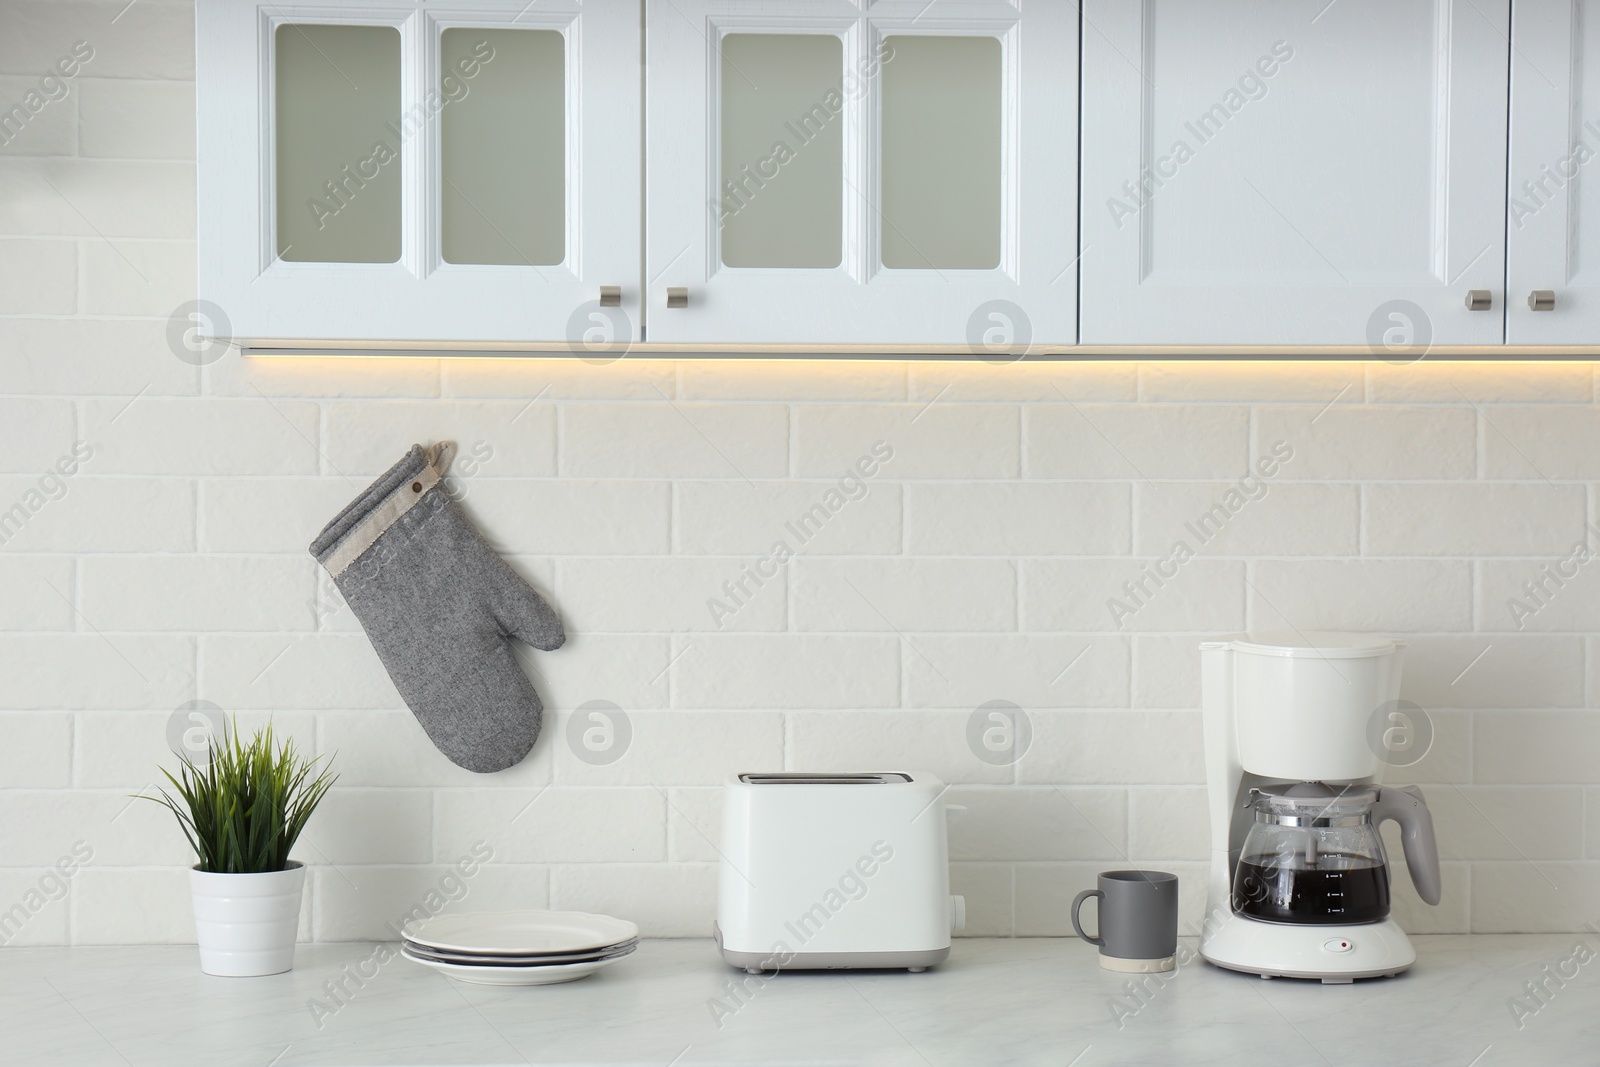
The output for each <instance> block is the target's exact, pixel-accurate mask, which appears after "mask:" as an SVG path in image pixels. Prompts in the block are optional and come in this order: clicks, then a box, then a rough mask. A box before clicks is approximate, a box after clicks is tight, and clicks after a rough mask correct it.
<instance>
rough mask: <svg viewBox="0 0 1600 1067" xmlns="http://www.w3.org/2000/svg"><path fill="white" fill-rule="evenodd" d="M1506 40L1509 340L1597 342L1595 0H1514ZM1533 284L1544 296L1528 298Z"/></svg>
mask: <svg viewBox="0 0 1600 1067" xmlns="http://www.w3.org/2000/svg"><path fill="white" fill-rule="evenodd" d="M1511 41H1512V45H1513V48H1512V53H1511V172H1510V179H1511V180H1510V186H1511V189H1510V197H1509V199H1508V202H1507V209H1508V210H1507V216H1506V234H1507V237H1508V240H1509V243H1510V247H1509V249H1508V263H1507V269H1506V312H1507V314H1506V340H1507V341H1508V342H1510V343H1511V344H1514V345H1593V344H1596V343H1600V162H1597V158H1600V2H1596V0H1539V2H1537V3H1519V4H1517V5H1516V7H1515V9H1514V10H1513V13H1512V28H1511ZM1536 293H1542V294H1544V295H1546V297H1547V298H1546V299H1545V300H1544V301H1539V300H1536V299H1532V298H1534V296H1535V294H1536ZM1536 307H1537V308H1538V310H1535V308H1536Z"/></svg>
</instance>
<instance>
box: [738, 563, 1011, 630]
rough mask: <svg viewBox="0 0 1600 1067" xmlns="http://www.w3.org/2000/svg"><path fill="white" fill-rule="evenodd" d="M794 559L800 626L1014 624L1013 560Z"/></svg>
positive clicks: (923, 627)
mask: <svg viewBox="0 0 1600 1067" xmlns="http://www.w3.org/2000/svg"><path fill="white" fill-rule="evenodd" d="M790 566H791V567H793V569H794V612H793V614H794V620H795V628H796V629H799V630H824V631H838V630H846V631H849V630H891V631H897V632H906V631H935V632H937V631H956V632H966V631H982V630H1015V629H1016V628H1017V596H1016V589H1017V570H1016V564H1015V563H1013V562H1012V561H1010V560H977V559H974V560H939V559H886V560H835V559H802V560H797V561H795V562H794V563H792V564H790ZM741 614H742V613H741ZM731 623H732V620H730V626H731Z"/></svg>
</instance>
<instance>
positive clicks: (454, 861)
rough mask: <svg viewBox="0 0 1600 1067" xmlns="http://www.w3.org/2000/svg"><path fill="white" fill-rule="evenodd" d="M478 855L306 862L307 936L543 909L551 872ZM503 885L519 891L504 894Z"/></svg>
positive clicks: (378, 937)
mask: <svg viewBox="0 0 1600 1067" xmlns="http://www.w3.org/2000/svg"><path fill="white" fill-rule="evenodd" d="M480 840H482V839H481V838H475V839H474V841H473V843H476V842H477V841H480ZM296 855H297V858H298V857H299V854H298V853H297V854H296ZM307 855H309V853H308V854H307ZM476 856H477V853H475V852H473V851H471V843H469V845H468V846H467V847H466V848H463V849H462V850H461V851H460V852H459V853H455V854H452V855H451V856H449V858H448V859H446V860H445V861H444V862H442V863H437V864H430V865H427V866H422V865H414V866H355V865H351V866H346V865H344V864H340V865H338V866H336V867H335V866H328V865H324V864H317V863H314V862H313V863H311V864H308V866H309V867H310V868H311V869H310V870H309V871H308V872H307V878H306V897H307V899H308V900H309V901H310V907H309V908H307V909H306V911H307V912H308V913H309V914H310V915H311V916H312V917H313V924H312V933H313V936H314V937H315V938H316V940H318V941H397V940H399V930H400V928H401V927H402V926H404V925H405V922H406V920H407V919H409V918H414V917H415V918H423V917H427V916H430V915H448V914H454V913H458V912H468V911H485V910H493V909H495V908H496V907H501V908H507V907H518V908H543V907H547V906H548V904H549V896H548V894H547V892H546V890H547V887H548V885H549V874H548V872H546V871H545V870H544V869H543V868H536V867H535V868H530V867H505V868H503V869H500V870H498V871H497V870H496V869H495V868H494V867H492V866H491V865H490V864H488V863H482V862H479V861H478V860H477V859H476ZM496 858H497V859H498V857H496ZM469 872H470V873H469ZM508 883H512V884H514V885H515V887H516V888H517V890H518V892H517V893H515V894H512V893H508V892H507V890H508V889H510V888H512V885H511V884H508ZM185 896H186V899H187V894H186V895H185ZM510 901H515V903H510ZM191 936H192V935H191Z"/></svg>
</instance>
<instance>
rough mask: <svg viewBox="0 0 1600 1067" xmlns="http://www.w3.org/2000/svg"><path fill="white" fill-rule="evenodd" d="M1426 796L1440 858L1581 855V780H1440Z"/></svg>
mask: <svg viewBox="0 0 1600 1067" xmlns="http://www.w3.org/2000/svg"><path fill="white" fill-rule="evenodd" d="M1427 798H1428V810H1429V811H1430V812H1432V813H1433V825H1434V833H1435V835H1436V837H1437V839H1438V842H1439V857H1440V858H1441V859H1446V860H1519V859H1520V860H1575V859H1581V858H1582V857H1583V828H1584V807H1583V788H1582V787H1581V786H1576V785H1571V786H1547V787H1533V786H1491V785H1441V786H1436V787H1433V788H1430V789H1429V790H1428V792H1427Z"/></svg>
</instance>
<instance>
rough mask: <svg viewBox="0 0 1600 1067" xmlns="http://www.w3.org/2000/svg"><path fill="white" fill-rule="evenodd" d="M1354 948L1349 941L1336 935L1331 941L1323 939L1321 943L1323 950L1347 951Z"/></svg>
mask: <svg viewBox="0 0 1600 1067" xmlns="http://www.w3.org/2000/svg"><path fill="white" fill-rule="evenodd" d="M1354 948H1355V945H1353V944H1351V943H1350V942H1349V941H1346V940H1345V939H1344V938H1342V937H1336V938H1334V939H1333V940H1332V941H1324V942H1323V943H1322V949H1323V951H1324V952H1349V951H1351V950H1352V949H1354Z"/></svg>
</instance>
